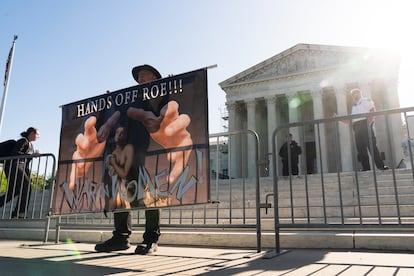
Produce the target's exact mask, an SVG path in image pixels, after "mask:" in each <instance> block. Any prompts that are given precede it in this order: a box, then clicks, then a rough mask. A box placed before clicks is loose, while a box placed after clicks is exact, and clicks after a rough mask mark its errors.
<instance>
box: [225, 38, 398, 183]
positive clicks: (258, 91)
mask: <svg viewBox="0 0 414 276" xmlns="http://www.w3.org/2000/svg"><path fill="white" fill-rule="evenodd" d="M398 70H399V59H398V58H397V57H395V56H394V55H391V54H389V53H385V52H383V51H379V50H374V49H368V48H357V47H342V46H328V45H314V44H298V45H295V46H294V47H292V48H290V49H287V50H285V51H283V52H282V53H280V54H277V55H275V56H273V57H271V58H269V59H267V60H265V61H263V62H261V63H259V64H257V65H254V66H253V67H251V68H248V69H246V70H244V71H242V72H240V73H239V74H237V75H235V76H233V77H231V78H229V79H227V80H225V81H223V82H221V83H220V84H219V85H220V87H221V88H222V89H223V90H224V91H225V93H226V99H227V103H226V104H227V108H228V115H229V131H235V130H240V129H251V130H254V131H256V132H257V133H258V134H259V137H260V143H261V145H260V155H261V159H262V160H269V162H270V163H269V165H268V168H266V169H264V168H262V171H261V175H262V176H263V175H266V174H267V173H268V172H267V169H268V170H269V174H270V175H273V172H272V171H271V170H272V164H271V162H272V157H271V154H272V136H273V132H274V130H275V129H276V128H277V127H278V126H280V125H283V124H288V123H291V122H298V121H304V120H313V119H321V118H327V117H330V116H332V114H333V113H336V114H338V115H348V114H349V112H350V108H351V102H352V101H351V98H350V95H349V90H350V89H352V88H355V87H359V88H361V89H362V91H363V94H364V96H366V97H369V98H371V99H373V100H374V102H375V105H376V107H377V110H378V111H380V110H384V109H392V108H399V106H400V105H399V100H398V93H397V88H398ZM391 119H392V122H391V124H390V125H391V126H390V127H391V128H392V129H391V130H390V131H391V133H392V137H391V140H392V141H391V144H392V148H393V151H395V152H394V153H393V154H392V156H393V158H394V160H390V156H388V157H386V159H385V163H386V164H389V165H391V166H392V164H395V163H396V162H397V163H398V161H399V160H400V159H401V158H402V150H401V146H400V144H401V141H402V140H403V138H402V137H403V134H402V127H401V125H402V123H401V117H400V116H399V115H397V116H393V117H392V118H391ZM339 125H340V126H339V130H338V131H339V134H340V135H339V137H340V144H341V147H340V150H341V155H340V156H341V166H342V167H341V170H342V171H351V170H353V165H352V156H351V145H352V144H351V139H353V135H352V133H351V132H350V131H349V126H347V125H345V124H344V125H342V124H339ZM289 131H290V132H292V134H293V135H294V137H295V140H297V141H298V142H299V143H300V144H301V145H303V144H304V143H306V145H307V146H306V148H307V150H308V152H307V159H308V160H306V161H307V162H310V163H308V167H310V166H313V165H314V168H311V169H310V170H311V171H310V172H309V173H317V172H319V171H320V170H321V168H318V167H320V164H318V162H315V163H314V164H313V165H310V164H312V159H313V160H315V159H316V160H322V168H323V170H324V171H326V172H330V171H333V170H335V171H336V167H334V166H333V164H336V163H335V162H334V161H335V158H336V157H337V156H338V155H335V152H333V151H332V150H330V149H331V144H332V143H333V142H334V139H333V138H332V133H333V131H332V124H331V125H329V124H324V125H320V128H319V131H315V129H314V127H309V128H308V129H305V131H304V133H305V134H304V135H303V136H302V135H299V133H298V131H297V130H296V129H290V130H289ZM318 133H319V134H318ZM376 134H377V140H378V146H379V148H380V151H381V152H389V144H390V143H389V141H388V140H387V139H386V138H385V137H386V136H387V134H386V129H385V123H384V119H383V118H377V119H376ZM284 135H286V133H282V132H278V133H277V135H276V139H284V138H283V137H284ZM318 135H320V137H318ZM303 137H304V139H303ZM318 138H319V139H320V141H321V145H322V147H321V148H320V149H319V147H318V146H315V145H316V144H317V143H315V141H318ZM279 141H280V140H279ZM240 147H241V145H240V141H235V142H233V143H231V146H230V149H229V150H231V152H232V160H231V162H232V172H230V173H231V174H232V175H233V176H240V174H241V170H242V168H245V167H246V168H247V173H248V176H252V175H254V170H255V164H254V158H247V160H246V161H245V162H246V164H239V163H240V160H241V159H240V157H239V156H238V154H240V152H241V150H240ZM247 149H248V151H249V150H250V151H251V149H252V147H250V146H248V148H247ZM249 154H251V153H249V152H248V155H249ZM388 155H391V154H388ZM276 160H278V162H279V157H277V158H276ZM301 162H303V161H301ZM319 163H320V162H319ZM300 167H301V168H302V169H301V172H300V173H301V174H303V173H305V172H304V169H303V168H304V167H305V166H303V164H301V165H300ZM308 170H309V169H308Z"/></svg>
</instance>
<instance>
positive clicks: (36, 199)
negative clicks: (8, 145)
mask: <svg viewBox="0 0 414 276" xmlns="http://www.w3.org/2000/svg"><path fill="white" fill-rule="evenodd" d="M55 172H56V159H55V156H54V155H53V154H49V153H47V154H39V155H20V156H11V157H3V158H0V179H1V195H0V220H3V221H6V220H11V221H12V220H19V221H34V220H40V221H46V225H45V228H46V229H48V224H49V220H50V218H49V216H48V214H49V209H50V203H51V198H52V192H51V191H52V186H53V182H54V179H55ZM3 225H5V223H4V224H3ZM46 232H47V230H46Z"/></svg>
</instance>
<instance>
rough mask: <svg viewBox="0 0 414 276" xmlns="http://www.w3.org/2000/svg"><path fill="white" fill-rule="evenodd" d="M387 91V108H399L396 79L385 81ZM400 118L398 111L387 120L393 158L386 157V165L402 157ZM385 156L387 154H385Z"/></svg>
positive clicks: (402, 136) (394, 162) (395, 162)
mask: <svg viewBox="0 0 414 276" xmlns="http://www.w3.org/2000/svg"><path fill="white" fill-rule="evenodd" d="M386 91H387V93H386V95H388V103H389V104H388V105H387V109H391V108H399V107H400V104H399V100H398V97H397V96H396V95H398V81H397V80H396V79H391V80H389V81H388V82H387V89H386ZM402 124H403V122H402V119H401V114H400V113H395V114H393V115H390V116H389V121H388V127H389V131H390V137H391V147H392V150H393V155H394V156H393V157H394V158H393V159H394V160H391V158H388V160H385V161H388V162H389V163H388V162H386V163H388V164H387V165H388V166H391V167H393V166H394V164H398V163H399V162H400V161H401V159H402V158H404V152H403V148H402V142H403V141H404V134H403V131H402ZM410 134H411V135H413V133H410ZM385 157H386V158H387V156H385Z"/></svg>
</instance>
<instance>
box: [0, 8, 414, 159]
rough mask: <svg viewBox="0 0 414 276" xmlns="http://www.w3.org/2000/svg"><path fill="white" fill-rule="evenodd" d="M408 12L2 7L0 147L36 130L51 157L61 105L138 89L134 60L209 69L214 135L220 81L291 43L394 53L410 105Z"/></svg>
mask: <svg viewBox="0 0 414 276" xmlns="http://www.w3.org/2000/svg"><path fill="white" fill-rule="evenodd" d="M411 5H412V1H410V0H407V1H399V0H393V1H382V0H373V1H368V0H285V1H283V0H255V1H251V0H249V1H247V0H208V1H201V0H200V1H199V0H176V1H174V0H170V1H157V0H151V1H141V0H122V1H121V0H112V1H110V0H61V1H56V0H32V1H30V0H26V1H23V0H2V1H1V3H0V42H1V43H0V70H2V71H0V72H1V76H2V77H1V78H3V75H4V68H5V64H6V60H7V55H8V53H9V50H10V47H11V44H12V40H13V35H15V34H16V35H18V36H19V38H18V40H17V41H16V49H15V55H14V61H13V67H12V71H11V75H10V82H9V91H8V98H7V103H6V109H5V113H4V118H3V127H2V129H1V132H0V140H5V139H9V138H19V134H20V132H22V131H24V130H25V129H26V128H27V127H29V126H35V127H37V128H39V129H40V132H41V137H40V139H39V140H38V141H37V142H36V143H35V147H36V148H37V149H39V150H40V151H41V152H43V153H46V152H47V153H53V154H55V155H57V153H58V148H59V137H60V124H61V110H60V108H59V106H60V105H64V104H68V103H71V102H74V101H77V100H81V99H85V98H89V97H92V96H96V95H99V94H102V93H105V91H106V90H112V91H114V90H118V89H121V88H125V87H129V86H132V85H136V83H135V82H134V80H133V79H132V76H131V68H132V67H133V66H135V65H138V64H142V63H149V64H152V65H154V66H155V67H156V68H158V69H159V71H160V72H161V74H163V75H164V76H166V75H168V74H180V73H184V72H187V71H191V70H195V69H198V68H202V67H205V66H209V65H213V64H217V65H218V67H217V68H214V69H210V70H209V71H208V86H209V88H208V89H209V94H208V95H209V114H208V116H209V131H210V133H217V132H222V131H224V129H223V128H222V121H221V119H220V114H221V111H220V110H221V109H224V107H225V104H224V103H225V93H224V92H223V91H222V90H221V89H220V87H219V85H218V83H220V82H222V81H224V80H226V79H228V78H230V77H232V76H233V75H235V74H237V73H239V72H241V71H243V70H245V69H247V68H249V67H251V66H253V65H255V64H257V63H260V62H262V61H264V60H266V59H268V58H270V57H272V56H274V55H276V54H278V53H280V52H282V51H284V50H286V49H288V48H290V47H293V46H294V45H296V44H298V43H309V44H325V45H339V46H362V47H375V48H390V49H393V50H398V51H400V52H401V54H402V67H401V82H400V102H401V105H402V106H412V105H414V104H413V103H414V96H410V93H414V86H413V84H412V83H414V82H412V81H411V83H410V82H409V80H410V79H411V78H412V77H411V75H412V73H414V68H413V65H414V61H413V56H412V54H411V53H410V51H413V49H414V47H413V46H414V43H413V35H412V27H413V26H414V17H413V16H412V14H411V11H412V8H411ZM405 80H408V82H407V81H405ZM2 91H3V89H2V90H1V93H2Z"/></svg>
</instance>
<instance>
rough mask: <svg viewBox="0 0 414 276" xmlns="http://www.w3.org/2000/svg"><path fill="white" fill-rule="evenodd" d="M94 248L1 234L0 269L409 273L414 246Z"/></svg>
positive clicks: (120, 273)
mask: <svg viewBox="0 0 414 276" xmlns="http://www.w3.org/2000/svg"><path fill="white" fill-rule="evenodd" d="M134 249H135V246H133V247H131V248H130V249H129V250H127V251H121V252H117V253H96V252H95V251H94V244H86V243H71V242H69V243H65V244H64V243H61V244H53V243H50V244H43V243H41V242H36V241H13V240H0V269H1V270H0V275H56V276H64V275H70V276H73V275H88V276H93V275H117V276H126V275H154V276H155V275H243V276H245V275H260V276H264V275H289V276H291V275H298V276H299V275H300V276H302V275H310V274H312V275H352V276H354V275H381V276H383V275H398V276H400V275H414V252H413V253H410V252H395V253H388V252H371V251H370V252H362V251H332V250H303V249H301V250H299V249H298V250H288V251H286V252H284V254H281V255H279V256H277V257H274V258H266V257H270V256H271V254H265V252H263V253H262V254H257V253H256V252H255V250H243V249H218V248H195V247H176V246H175V247H172V246H163V245H161V246H160V247H159V250H158V251H157V252H156V253H154V254H151V255H146V256H141V255H135V254H134Z"/></svg>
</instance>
